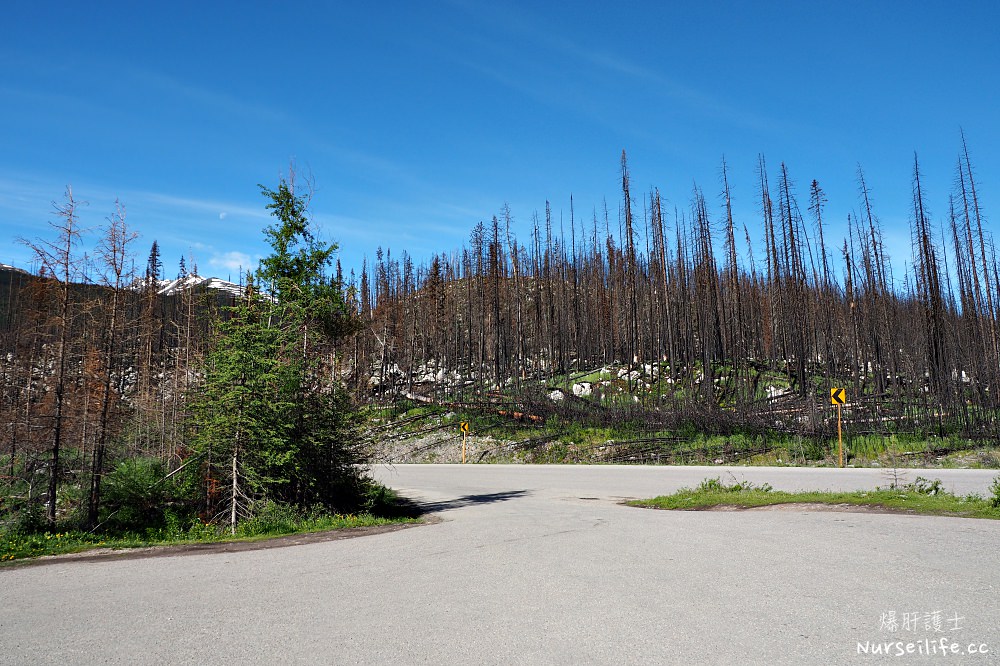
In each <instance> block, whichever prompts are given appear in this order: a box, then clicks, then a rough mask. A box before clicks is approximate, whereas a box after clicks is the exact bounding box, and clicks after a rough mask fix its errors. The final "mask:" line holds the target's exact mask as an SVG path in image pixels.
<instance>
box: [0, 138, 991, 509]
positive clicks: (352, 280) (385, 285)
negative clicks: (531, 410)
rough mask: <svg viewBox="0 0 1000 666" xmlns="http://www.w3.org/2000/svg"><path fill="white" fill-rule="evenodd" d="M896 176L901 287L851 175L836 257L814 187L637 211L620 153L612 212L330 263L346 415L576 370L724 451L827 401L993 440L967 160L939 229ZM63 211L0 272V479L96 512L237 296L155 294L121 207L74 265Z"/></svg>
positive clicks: (985, 308)
mask: <svg viewBox="0 0 1000 666" xmlns="http://www.w3.org/2000/svg"><path fill="white" fill-rule="evenodd" d="M910 176H911V178H912V185H913V204H912V209H911V211H910V234H911V241H912V256H910V257H906V258H904V259H905V261H906V266H907V268H906V269H905V271H902V272H901V271H900V270H899V269H898V265H899V264H894V263H892V262H891V261H890V257H889V256H888V254H887V251H886V248H885V244H884V240H883V229H882V227H881V225H880V222H879V218H878V215H877V213H876V210H875V206H874V205H873V203H872V196H871V191H870V189H869V184H868V183H867V182H866V180H865V178H864V176H863V174H862V173H861V171H860V170H859V171H858V191H859V196H858V201H857V202H856V210H857V212H856V213H853V214H851V216H850V218H849V219H848V220H847V228H848V230H849V231H848V233H847V236H846V237H845V238H837V239H833V238H831V236H830V234H829V233H828V232H827V220H826V218H825V217H824V211H825V204H826V200H825V197H824V194H823V190H822V188H821V185H820V184H819V183H817V182H815V181H812V182H811V183H810V184H809V186H808V187H806V188H804V189H805V192H804V194H803V193H800V192H801V189H802V188H796V186H795V184H794V181H793V177H792V174H791V173H789V170H788V169H787V168H786V166H785V165H784V164H781V165H779V166H778V167H777V168H774V167H773V166H772V165H768V164H766V163H765V161H764V159H763V158H761V159H760V161H759V164H758V168H757V172H756V184H757V195H756V198H757V200H758V204H759V217H758V218H755V219H745V220H740V219H735V217H734V214H733V209H732V206H731V196H730V178H731V172H730V170H729V168H728V167H727V166H726V164H725V163H723V164H722V168H721V178H720V186H719V191H718V194H719V195H720V196H719V197H718V199H716V197H715V195H714V194H712V195H710V196H706V195H705V194H704V193H703V191H702V190H701V189H698V188H696V189H695V190H694V191H693V193H692V196H691V200H690V205H689V206H688V207H687V208H685V209H683V210H677V209H673V210H665V209H664V206H663V205H662V201H661V196H660V193H659V192H658V191H655V190H654V191H652V192H646V193H642V194H638V193H635V192H633V190H632V187H631V182H630V176H629V170H628V165H627V161H626V157H625V154H624V153H623V154H622V159H621V199H620V201H619V205H618V206H617V209H615V210H608V209H605V210H600V211H596V212H592V213H591V214H589V215H587V216H581V215H579V214H578V212H577V211H576V210H575V209H574V205H573V202H572V200H571V201H570V202H569V209H568V214H560V215H558V216H554V215H553V213H552V211H551V208H550V206H549V205H548V204H546V207H545V210H544V211H543V212H541V213H539V214H536V215H534V216H533V218H532V226H531V229H532V230H531V233H530V235H529V236H528V237H527V238H517V237H516V235H515V234H514V233H513V232H512V226H513V224H512V222H513V218H512V214H511V212H510V210H509V209H506V208H505V209H504V210H503V211H502V212H501V214H500V215H499V216H497V217H494V218H493V219H492V220H490V221H489V222H488V223H479V224H477V225H476V226H475V228H474V229H473V230H472V233H471V237H470V239H469V242H468V244H467V246H466V247H464V248H462V249H461V250H458V251H453V252H450V253H443V254H439V255H436V256H433V257H431V258H430V259H429V260H427V261H424V262H423V263H420V264H416V263H414V262H413V261H412V260H411V259H410V258H409V257H408V255H407V254H406V253H405V252H404V253H401V254H398V255H396V254H393V253H391V252H390V251H389V250H385V251H382V250H380V251H379V252H378V253H377V255H376V257H375V258H374V260H373V261H372V262H371V263H370V264H369V263H366V265H364V266H363V267H362V268H361V269H360V272H359V273H354V271H351V272H350V274H349V276H344V275H343V274H342V272H341V269H340V267H339V266H338V267H337V274H336V275H334V276H331V278H330V279H331V281H332V284H334V285H337V286H339V287H340V288H342V289H343V292H344V295H345V299H346V301H347V303H348V305H349V306H350V307H351V309H352V310H353V312H354V316H355V317H356V318H357V320H358V326H356V331H357V332H355V333H353V334H352V335H349V336H347V337H345V338H343V339H342V340H341V342H340V348H339V352H338V353H337V355H336V359H335V362H334V363H333V364H332V366H333V367H334V368H335V372H336V373H338V374H339V376H340V377H341V378H342V379H343V381H344V382H345V383H346V384H347V385H348V387H349V388H350V389H351V390H352V391H353V394H354V396H355V399H356V400H357V401H358V402H360V403H367V402H376V403H380V404H384V403H386V402H388V401H392V400H394V399H396V398H399V397H401V396H406V397H410V398H412V397H413V396H419V397H421V398H422V399H424V400H438V401H442V402H446V401H455V400H471V399H473V398H474V397H476V396H478V399H482V400H487V399H491V398H490V396H496V395H506V396H507V398H508V399H512V398H513V399H520V400H524V401H528V400H536V402H537V400H538V398H537V396H539V395H542V396H544V395H545V393H544V392H540V391H539V390H538V389H539V387H546V386H547V387H551V386H553V385H556V386H558V385H563V386H565V385H566V383H567V382H569V381H573V377H574V376H580V375H581V374H583V373H585V372H587V371H593V370H595V369H599V368H607V367H616V368H626V369H631V370H638V372H630V373H628V374H627V375H626V376H627V377H629V378H631V377H633V376H636V377H637V379H636V387H638V386H640V385H641V386H642V387H643V390H642V391H637V392H634V394H629V395H628V396H627V398H630V399H631V400H630V401H629V405H630V409H632V410H633V412H634V413H636V414H640V415H641V414H644V415H646V417H648V418H649V419H651V421H656V422H658V423H663V422H668V421H669V422H673V423H681V422H685V421H687V422H691V421H692V420H694V421H696V422H697V423H698V424H700V426H702V427H704V428H706V429H712V428H713V427H716V426H717V427H718V430H719V431H723V432H724V431H727V430H728V431H732V430H733V429H738V428H740V427H741V426H742V425H747V424H751V425H754V426H755V427H758V426H761V424H764V425H765V426H766V425H767V424H770V425H771V426H775V425H776V424H777V425H778V426H780V428H781V429H784V430H785V431H787V430H788V429H789V428H791V429H798V430H799V431H801V432H802V433H803V434H816V433H817V432H819V431H822V429H823V428H824V427H826V426H824V425H823V424H824V423H825V421H824V420H823V414H826V413H827V412H828V411H829V410H828V403H829V389H830V388H831V387H833V386H843V387H846V388H847V389H848V396H849V405H848V410H847V413H848V414H849V418H853V419H854V421H855V423H857V424H865V427H866V428H868V429H869V430H870V431H872V432H883V433H888V432H920V433H925V434H938V435H941V434H946V433H949V434H951V433H957V434H961V435H963V436H965V437H972V438H978V439H986V438H989V439H995V438H996V437H997V436H998V434H1000V430H998V429H1000V421H998V415H1000V411H998V410H1000V398H998V393H1000V340H998V333H1000V332H998V325H1000V322H998V310H1000V294H998V290H997V285H998V284H1000V274H998V264H997V258H996V252H995V247H994V242H993V238H992V236H991V234H990V233H988V231H987V223H986V220H985V217H984V212H983V206H982V202H981V201H980V198H979V193H978V189H977V180H976V178H975V172H974V168H973V165H972V162H971V160H970V158H969V154H968V150H967V149H966V148H965V145H964V140H963V145H962V148H961V151H960V153H959V156H958V159H957V161H956V165H955V180H954V187H953V191H952V192H951V194H950V195H949V196H948V198H947V204H946V205H945V206H944V207H941V205H940V204H939V203H936V204H935V208H936V209H937V211H938V214H936V215H934V216H932V215H931V214H930V213H929V212H928V210H929V208H928V202H927V197H926V194H925V192H924V183H923V181H922V180H921V173H920V168H919V164H918V162H917V160H916V158H915V159H914V164H913V171H912V173H911V174H910ZM714 201H719V202H721V203H720V204H715V203H710V202H714ZM77 205H78V204H77V202H76V201H75V200H74V198H73V194H72V191H67V194H66V197H65V199H64V201H63V202H61V203H60V204H59V205H58V206H57V208H56V211H55V216H54V220H55V221H54V222H53V225H52V229H51V230H50V233H49V235H48V237H47V238H44V239H39V240H32V241H29V244H30V245H31V246H32V248H33V249H34V251H35V253H36V255H37V257H38V265H39V266H40V269H39V271H38V274H36V275H28V274H27V273H23V272H17V271H3V272H2V275H3V283H2V284H0V292H2V293H0V345H2V356H0V387H2V394H0V423H2V424H4V426H5V427H4V429H3V431H2V432H0V464H2V463H6V464H5V465H3V469H0V476H2V477H3V478H4V479H6V480H7V481H14V480H20V481H23V482H25V483H27V484H28V485H29V486H30V489H29V496H30V495H31V494H32V493H34V494H36V495H40V494H44V493H46V492H49V491H52V489H51V487H44V486H45V485H46V484H49V486H50V485H51V483H52V480H51V479H52V478H53V475H50V474H48V473H47V471H46V470H49V469H51V465H55V466H56V468H57V469H60V470H61V471H60V473H61V474H63V475H65V476H66V477H67V478H73V479H75V480H76V483H75V484H67V486H66V487H67V488H70V487H75V488H80V489H83V490H82V491H80V492H83V493H84V494H87V493H86V488H87V487H88V485H89V487H90V488H91V491H90V493H89V495H90V496H91V497H90V499H89V500H87V501H90V502H95V501H99V496H98V497H97V498H94V495H95V488H94V487H93V484H95V483H96V484H98V486H99V482H100V476H101V474H102V473H103V471H104V470H106V469H107V468H108V464H109V462H108V459H109V457H111V458H113V459H114V460H121V459H124V458H128V457H135V456H152V457H156V458H159V459H161V460H163V461H164V462H165V463H166V467H167V468H168V469H175V468H177V467H179V466H180V465H182V464H183V462H184V459H185V456H186V454H187V448H186V446H185V429H184V424H185V420H186V418H187V417H188V414H187V412H188V407H187V396H188V395H189V392H190V390H191V389H192V387H193V386H194V385H197V383H198V382H199V381H200V374H199V371H198V369H199V362H200V359H201V358H202V357H203V355H204V354H205V353H206V351H207V350H208V348H209V345H210V344H211V335H210V331H211V330H212V327H211V321H212V319H213V318H214V317H218V316H220V315H222V314H224V312H225V308H224V307H223V306H224V305H225V304H226V303H227V302H231V298H232V297H231V296H229V295H226V294H221V293H218V292H210V291H208V292H207V291H204V290H203V291H201V292H197V291H194V290H187V291H181V292H180V293H178V294H176V295H171V296H165V295H162V294H159V293H158V288H157V279H158V278H160V277H161V275H162V262H161V259H160V257H159V252H158V249H157V248H156V246H155V243H154V246H153V248H152V250H151V251H150V253H149V256H148V259H147V260H146V261H145V268H144V269H140V270H136V269H135V267H134V264H135V259H134V257H135V256H136V252H135V250H136V247H135V245H136V243H137V242H138V241H137V238H136V236H135V234H134V233H132V232H131V231H130V230H129V227H128V225H127V223H126V216H125V210H124V208H123V207H121V206H118V207H117V208H116V210H115V211H113V212H112V214H111V215H110V216H109V217H108V219H107V223H106V225H105V226H104V227H103V229H101V231H100V232H99V241H98V243H97V248H96V250H94V251H92V252H89V254H88V252H87V251H85V248H84V247H83V246H82V243H83V239H82V238H81V236H80V229H79V223H78V218H77V213H76V207H77ZM180 270H181V271H183V270H184V268H183V267H181V269H180ZM630 382H631V379H630ZM639 394H641V399H640V397H639ZM532 396H534V397H532ZM614 399H615V398H614V396H610V395H604V396H603V397H602V396H601V395H600V394H599V393H595V394H594V395H593V396H591V397H590V401H591V402H590V404H591V405H592V406H593V409H594V411H595V412H596V411H599V410H600V409H601V408H602V406H607V405H608V404H609V403H610V402H613V400H614ZM619 400H620V398H619ZM671 419H672V421H671ZM775 419H777V420H775ZM713 424H715V425H713ZM95 479H96V480H95ZM53 494H54V493H53ZM49 510H50V511H52V510H54V509H52V508H51V505H50V508H49ZM92 518H93V517H92Z"/></svg>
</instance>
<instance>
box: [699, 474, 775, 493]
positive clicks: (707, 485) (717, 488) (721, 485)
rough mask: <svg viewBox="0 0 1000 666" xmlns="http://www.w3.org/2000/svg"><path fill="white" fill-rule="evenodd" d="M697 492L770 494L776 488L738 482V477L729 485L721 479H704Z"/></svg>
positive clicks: (768, 485) (767, 484)
mask: <svg viewBox="0 0 1000 666" xmlns="http://www.w3.org/2000/svg"><path fill="white" fill-rule="evenodd" d="M695 490H697V491H698V492H700V493H750V492H760V493H769V492H771V491H772V490H774V488H772V487H771V484H769V483H764V484H761V485H757V484H756V483H753V482H751V481H737V480H736V477H733V482H732V483H731V484H728V485H727V484H726V482H725V481H723V480H722V479H721V478H720V477H715V478H714V479H704V480H703V481H702V482H701V483H699V484H698V487H697V488H696V489H695Z"/></svg>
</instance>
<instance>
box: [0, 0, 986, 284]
mask: <svg viewBox="0 0 1000 666" xmlns="http://www.w3.org/2000/svg"><path fill="white" fill-rule="evenodd" d="M366 5H367V7H366ZM831 5H833V6H831V7H825V8H821V7H819V5H816V4H814V3H802V2H788V3H757V2H734V3H715V2H700V3H586V2H573V3H570V2H565V3H563V2H560V3H555V2H551V3H541V2H533V3H486V2H483V3H480V2H465V1H456V2H391V1H389V2H380V3H312V2H303V3H294V4H293V5H279V4H278V3H263V2H260V3H256V2H239V3H235V2H234V3H226V2H217V3H216V2H211V3H194V2H176V3H111V2H107V3H76V2H72V3H71V2H65V3H59V2H49V3H13V4H12V5H11V6H10V7H7V8H5V16H4V22H5V25H6V28H7V29H6V30H5V37H4V39H3V40H2V41H0V127H2V128H3V129H2V130H0V132H2V135H0V136H2V142H0V262H4V263H13V264H15V265H19V266H27V265H28V263H29V258H30V254H29V252H28V250H27V249H26V248H24V247H23V246H21V245H20V244H18V243H17V242H16V240H15V239H16V238H18V237H25V238H29V239H32V238H36V237H39V236H41V237H46V238H47V237H51V233H50V230H49V228H48V226H47V222H48V221H50V220H52V219H53V218H52V214H51V213H52V202H53V201H56V202H58V201H59V200H60V199H61V198H62V195H63V192H64V190H65V188H66V186H67V185H72V187H73V191H74V193H75V195H76V197H77V198H78V199H82V200H85V201H87V202H88V203H89V205H87V206H86V207H85V208H83V209H82V210H81V219H82V222H83V224H84V226H87V227H97V226H99V225H100V224H101V223H102V222H103V220H104V218H105V217H106V216H107V215H109V214H110V213H111V212H112V210H113V201H114V200H115V198H120V200H121V201H122V202H123V203H124V204H125V206H126V209H127V213H128V222H129V224H130V225H131V226H132V227H133V228H134V229H135V230H136V231H138V232H139V233H140V234H141V239H140V240H139V241H138V243H137V244H136V246H135V251H136V253H137V255H138V258H137V261H138V262H139V263H142V262H144V261H145V256H146V254H147V253H148V251H149V246H150V244H151V243H152V241H153V240H154V239H155V240H157V241H158V243H159V244H160V246H161V249H162V251H163V256H164V264H165V269H166V272H167V274H168V276H170V277H172V276H173V274H175V273H176V267H177V263H178V260H179V258H180V256H181V255H185V256H189V257H192V258H193V259H194V260H195V261H196V262H197V264H198V266H199V269H200V272H201V273H202V274H204V275H218V276H221V277H227V276H229V275H231V276H233V278H234V279H235V277H236V273H237V270H238V267H239V266H240V265H243V266H244V267H246V264H247V263H251V264H252V263H254V262H255V259H256V258H257V257H259V256H260V255H261V254H263V253H265V252H266V247H265V246H264V244H263V242H262V235H261V232H260V230H261V229H262V227H263V226H264V225H265V224H267V217H266V214H265V211H264V208H263V204H264V201H263V199H262V197H261V195H260V194H259V192H258V189H257V184H258V183H263V184H265V185H269V186H274V185H276V184H277V182H278V178H279V176H280V175H281V174H282V173H283V172H284V171H286V170H287V167H288V164H289V162H290V161H292V160H294V162H295V163H296V164H297V166H298V169H299V171H300V172H302V173H308V174H310V175H311V176H312V178H313V179H314V181H315V184H316V192H315V195H314V197H313V201H312V212H313V214H314V216H315V219H316V222H317V224H318V225H319V226H320V227H321V230H322V231H321V233H322V236H323V237H324V238H327V239H329V240H335V241H337V242H338V243H339V244H340V247H341V255H340V256H341V259H342V261H343V264H344V266H345V269H349V268H351V267H354V268H360V264H361V259H362V257H363V256H368V257H369V258H371V257H372V256H373V255H374V253H375V249H376V248H377V247H378V246H384V247H391V248H392V250H393V252H394V253H395V254H398V253H399V251H401V250H406V251H408V252H409V253H410V254H411V255H413V256H414V257H415V258H416V259H417V260H422V259H424V258H426V257H428V256H429V255H430V254H431V253H432V252H436V251H449V250H452V249H454V248H456V247H459V246H460V245H461V244H462V242H463V240H464V239H466V238H467V237H468V233H469V231H470V229H471V228H472V227H473V225H475V224H476V222H478V221H480V220H483V221H489V219H490V218H491V217H492V216H493V215H495V214H498V213H499V212H500V210H501V208H502V207H503V205H504V204H505V203H508V204H509V205H510V207H511V210H512V212H513V215H514V218H515V222H516V224H515V231H516V232H517V233H518V235H519V236H521V237H524V238H526V237H527V235H528V233H529V230H530V224H531V218H532V215H533V213H535V212H536V211H538V212H539V213H541V212H542V211H543V210H544V206H545V201H546V200H549V201H551V202H552V207H553V210H554V212H555V214H556V215H557V216H558V215H560V214H561V215H563V216H564V217H565V218H566V219H567V220H568V214H569V200H570V195H572V196H573V197H574V202H575V210H576V214H577V216H578V217H582V218H584V219H585V220H589V219H590V218H591V217H592V215H593V212H594V210H595V209H596V210H598V211H600V210H602V209H603V206H604V201H605V200H607V202H608V205H609V207H610V209H611V214H612V216H613V218H612V219H613V221H614V219H615V216H616V210H617V208H618V204H619V201H620V193H619V187H620V183H619V157H620V154H621V151H622V149H625V150H626V151H627V152H628V156H629V163H630V169H631V174H632V181H633V185H634V189H635V190H636V192H634V193H633V196H636V195H637V194H638V193H642V192H647V191H649V190H650V189H651V188H652V187H658V188H659V189H660V191H661V193H662V195H663V196H664V197H665V198H666V200H667V202H668V207H669V209H671V210H672V209H673V207H674V206H676V207H678V208H680V209H682V210H684V209H687V208H688V206H689V203H690V200H691V192H692V186H693V184H694V183H697V184H698V185H699V186H700V187H701V188H702V189H703V190H704V192H705V194H706V195H707V196H708V198H709V201H710V202H711V203H713V204H717V203H718V197H717V196H716V195H717V193H718V191H719V166H720V163H721V160H722V158H723V156H725V159H726V161H727V163H728V164H729V167H730V179H731V184H732V186H733V189H734V196H735V205H736V213H737V216H738V221H739V222H741V223H746V224H747V226H748V227H749V228H750V230H751V234H753V235H754V237H755V239H756V238H757V237H759V233H758V229H759V222H758V220H759V215H758V204H757V200H756V194H755V191H756V174H755V169H756V164H757V156H758V154H763V155H764V156H765V157H766V159H767V161H768V164H769V167H770V168H771V171H772V182H773V180H774V178H773V172H774V171H776V170H777V168H778V166H779V165H780V163H781V162H785V163H787V165H788V167H789V169H790V172H791V175H792V178H793V179H794V180H795V182H796V185H797V190H798V194H799V199H800V204H801V206H802V208H803V209H804V208H805V207H806V205H807V203H808V197H807V194H808V186H809V183H810V182H811V181H812V179H814V178H815V179H818V180H819V182H820V184H821V185H822V186H823V188H824V189H825V191H826V194H827V197H828V200H829V203H828V206H827V211H826V219H827V221H828V222H829V223H830V224H831V226H832V227H833V229H832V231H831V232H830V233H832V234H833V235H834V238H842V236H843V233H844V228H845V225H844V221H845V220H846V217H847V215H848V213H850V212H851V211H852V210H855V209H857V206H858V202H857V182H856V171H857V167H858V165H859V164H860V165H861V166H862V167H863V168H864V170H865V174H866V179H867V181H868V184H869V186H870V188H871V190H872V191H873V196H874V202H875V206H876V212H877V213H878V214H879V216H880V218H881V220H882V222H883V224H884V225H885V227H886V232H887V238H888V241H889V246H890V251H891V252H892V254H893V256H894V260H895V261H896V262H897V263H899V262H902V261H906V260H907V259H908V251H909V250H908V248H909V244H908V227H907V226H906V224H907V220H908V217H909V210H910V203H911V174H912V162H913V153H914V151H916V152H917V153H918V154H919V156H920V161H921V166H922V170H923V172H924V173H923V175H924V186H925V190H926V192H927V194H928V202H929V205H930V209H931V212H932V214H933V215H934V219H935V220H940V219H941V218H942V217H943V216H944V214H945V213H946V212H947V196H948V193H949V191H950V190H951V187H952V182H953V178H954V171H955V162H956V159H957V156H958V151H959V149H960V146H961V139H960V128H961V129H964V131H965V134H966V137H967V139H968V141H969V148H970V151H971V154H972V158H973V162H974V166H975V167H976V170H977V176H978V178H979V181H980V182H979V186H980V195H981V197H982V199H983V202H984V205H985V210H986V212H987V214H988V215H990V219H991V220H992V219H994V218H995V215H992V213H993V211H995V210H996V207H997V206H1000V188H998V186H997V183H998V182H1000V132H998V129H997V121H996V118H997V117H998V113H997V111H998V107H1000V86H998V75H997V68H998V66H1000V40H998V39H997V38H996V37H995V33H994V29H995V26H996V25H997V19H998V18H1000V9H998V8H997V5H996V4H995V3H991V2H964V3H943V2H941V3H927V2H924V3H920V2H918V3H902V2H858V3H854V2H840V3H831ZM714 212H718V208H716V210H715V211H714ZM992 226H993V225H992V222H991V227H992ZM95 242H96V239H94V238H90V239H86V240H85V243H84V246H85V247H84V249H89V248H90V247H92V246H93V245H94V243H95ZM755 249H757V248H755ZM757 252H758V256H759V250H757Z"/></svg>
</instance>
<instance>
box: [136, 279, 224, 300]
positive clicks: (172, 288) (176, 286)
mask: <svg viewBox="0 0 1000 666" xmlns="http://www.w3.org/2000/svg"><path fill="white" fill-rule="evenodd" d="M136 284H137V285H141V284H142V281H141V280H137V281H136ZM156 284H157V290H156V293H157V294H159V295H161V296H173V295H174V294H179V293H182V292H184V291H187V290H189V289H198V288H201V289H215V290H216V291H222V292H225V293H227V294H231V295H233V296H241V295H242V294H243V287H241V286H240V285H238V284H236V283H234V282H229V281H228V280H222V279H220V278H216V277H202V276H200V275H194V274H191V275H185V276H184V277H179V278H177V279H175V280H157V281H156Z"/></svg>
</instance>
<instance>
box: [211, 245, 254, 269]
mask: <svg viewBox="0 0 1000 666" xmlns="http://www.w3.org/2000/svg"><path fill="white" fill-rule="evenodd" d="M259 260H260V258H259V257H258V258H257V261H259ZM257 261H255V260H254V259H253V258H252V257H251V256H250V255H249V254H247V253H245V252H239V251H236V250H230V251H229V252H216V253H214V254H213V255H212V256H211V257H210V258H209V260H208V265H209V266H211V267H212V268H213V269H224V270H228V271H231V272H233V273H240V272H244V271H247V270H250V269H253V268H254V267H255V266H256V265H257Z"/></svg>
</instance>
